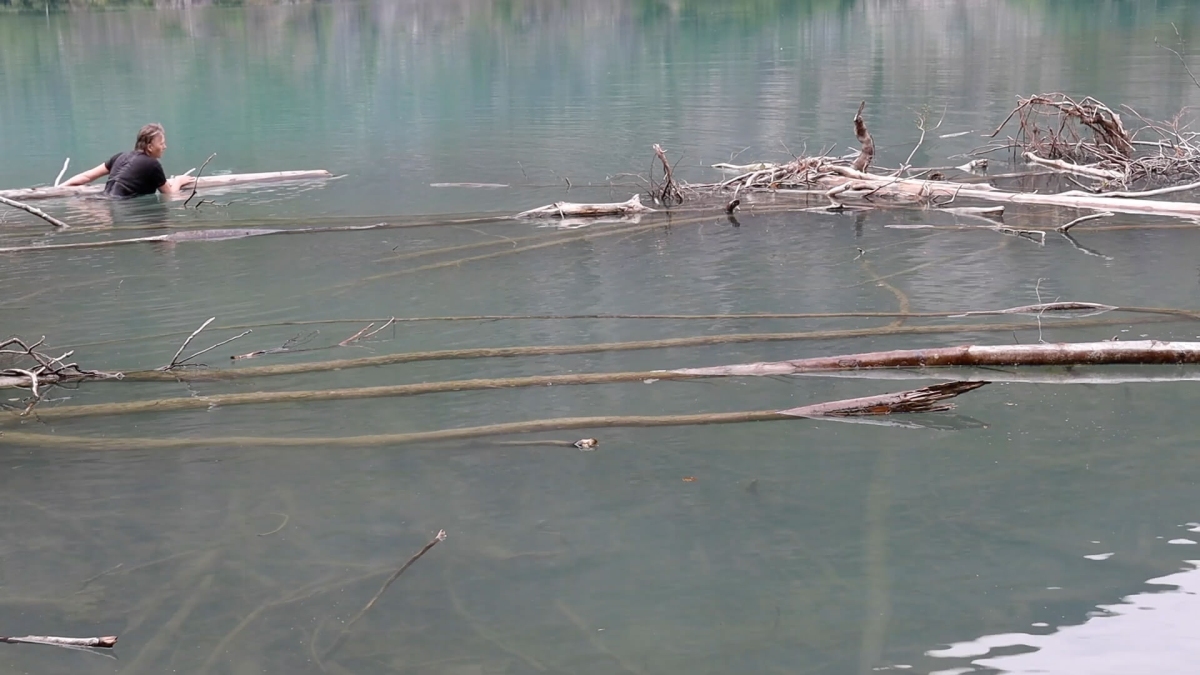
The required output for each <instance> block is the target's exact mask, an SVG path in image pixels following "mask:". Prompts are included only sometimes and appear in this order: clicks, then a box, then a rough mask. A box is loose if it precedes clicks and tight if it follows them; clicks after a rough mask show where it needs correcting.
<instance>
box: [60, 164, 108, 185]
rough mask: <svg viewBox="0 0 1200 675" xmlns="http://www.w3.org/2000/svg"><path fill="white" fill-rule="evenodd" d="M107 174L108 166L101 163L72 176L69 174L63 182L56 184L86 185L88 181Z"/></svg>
mask: <svg viewBox="0 0 1200 675" xmlns="http://www.w3.org/2000/svg"><path fill="white" fill-rule="evenodd" d="M107 175H108V167H107V166H104V165H103V164H101V165H100V166H97V167H95V168H93V169H88V170H87V171H84V172H83V173H77V174H75V175H74V176H71V177H70V178H69V179H67V180H66V181H65V182H63V183H59V184H58V185H59V187H65V186H68V185H87V184H88V183H90V182H92V181H94V180H96V179H97V178H99V177H101V176H107Z"/></svg>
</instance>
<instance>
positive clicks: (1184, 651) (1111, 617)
mask: <svg viewBox="0 0 1200 675" xmlns="http://www.w3.org/2000/svg"><path fill="white" fill-rule="evenodd" d="M1190 543H1193V544H1194V543H1195V542H1190ZM1188 564H1190V565H1197V564H1200V562H1197V561H1188ZM1146 583H1148V584H1153V585H1155V586H1171V587H1172V588H1171V590H1169V591H1167V590H1152V591H1146V592H1143V593H1136V594H1134V595H1130V596H1128V597H1125V598H1123V599H1122V601H1121V602H1119V603H1117V604H1112V605H1100V606H1099V607H1097V608H1096V610H1095V611H1094V612H1092V613H1091V616H1090V618H1089V619H1088V620H1087V621H1085V622H1084V623H1082V624H1079V625H1076V626H1064V627H1062V628H1059V629H1057V630H1050V632H1045V633H1034V634H1030V633H1009V634H1003V635H988V636H986V637H982V638H979V639H978V640H972V641H970V642H960V643H957V644H953V645H950V646H949V647H946V648H944V649H935V650H932V651H930V652H927V654H928V655H929V656H933V657H937V658H945V659H963V658H968V659H972V661H971V663H972V665H973V666H976V667H973V668H953V669H948V670H939V671H936V672H935V673H931V675H958V674H961V673H971V672H980V671H979V670H978V668H983V669H986V670H987V672H998V673H1013V674H1026V675H1032V674H1033V673H1040V674H1043V675H1076V674H1077V673H1088V674H1089V675H1128V673H1188V672H1192V671H1193V670H1194V669H1195V667H1196V662H1197V659H1200V644H1198V643H1197V641H1196V636H1195V631H1194V624H1193V622H1192V619H1193V618H1194V617H1195V615H1196V612H1197V611H1200V569H1194V568H1193V569H1189V570H1185V571H1182V572H1178V573H1176V574H1171V575H1168V576H1165V577H1160V578H1157V579H1151V580H1149V581H1147V582H1146ZM1034 626H1035V627H1037V628H1049V627H1048V624H1045V623H1041V622H1039V623H1035V624H1034ZM1005 651H1007V652H1010V653H1009V654H1007V655H996V656H988V655H989V654H991V653H995V652H1005ZM976 657H984V658H976Z"/></svg>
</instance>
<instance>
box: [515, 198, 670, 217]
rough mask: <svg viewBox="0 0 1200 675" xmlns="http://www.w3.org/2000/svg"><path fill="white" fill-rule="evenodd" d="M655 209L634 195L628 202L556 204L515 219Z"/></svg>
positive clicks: (623, 212) (622, 214) (528, 212)
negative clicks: (643, 203)
mask: <svg viewBox="0 0 1200 675" xmlns="http://www.w3.org/2000/svg"><path fill="white" fill-rule="evenodd" d="M650 211H654V209H652V208H650V207H648V206H643V205H642V198H641V197H640V196H639V195H634V196H632V197H630V198H629V200H628V201H623V202H610V203H600V204H574V203H571V202H555V203H553V204H551V205H549V206H541V207H538V208H536V209H530V210H528V211H522V212H520V213H518V214H517V215H516V216H514V217H515V218H567V217H572V216H574V217H580V216H624V215H629V214H632V213H647V212H650Z"/></svg>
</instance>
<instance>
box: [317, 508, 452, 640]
mask: <svg viewBox="0 0 1200 675" xmlns="http://www.w3.org/2000/svg"><path fill="white" fill-rule="evenodd" d="M445 540H446V531H445V530H438V533H437V534H436V535H435V536H434V537H433V539H431V540H430V541H429V543H428V544H425V547H424V548H422V549H421V550H420V551H417V552H416V554H415V555H413V557H411V558H409V559H408V562H406V563H404V565H403V566H402V567H401V568H400V569H398V570H396V572H395V573H394V574H392V576H390V577H388V580H387V581H385V582H383V586H382V587H381V588H380V589H379V592H377V593H376V594H375V596H374V597H373V598H371V599H370V601H368V602H367V604H366V605H365V606H363V608H362V609H360V610H358V614H355V615H354V618H353V619H350V620H349V621H348V622H346V627H345V628H343V629H342V632H341V633H339V634H338V637H337V639H336V640H334V641H333V644H332V645H330V646H329V649H327V650H325V658H326V659H328V658H329V657H330V656H332V655H333V653H334V652H335V651H337V649H338V647H341V645H342V642H343V641H344V640H345V638H346V635H347V634H348V633H349V632H350V628H352V627H353V626H354V624H355V622H357V621H358V620H359V619H361V618H362V617H363V615H364V614H366V613H367V611H368V610H369V609H371V607H373V606H374V605H375V602H376V601H377V600H379V598H380V596H382V595H383V593H384V591H386V590H387V589H388V586H391V585H392V583H393V582H394V581H396V580H397V579H399V578H400V575H401V574H404V571H405V570H407V569H408V568H409V567H410V566H412V564H413V563H415V562H416V561H417V560H419V559H420V558H421V556H423V555H425V554H426V553H428V552H429V549H431V548H433V547H434V546H437V544H438V542H439V541H445Z"/></svg>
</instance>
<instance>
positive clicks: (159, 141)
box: [133, 122, 167, 159]
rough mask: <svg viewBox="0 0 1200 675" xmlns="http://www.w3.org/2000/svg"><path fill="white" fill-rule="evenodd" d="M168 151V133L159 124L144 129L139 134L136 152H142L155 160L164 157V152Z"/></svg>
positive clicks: (135, 147) (155, 123)
mask: <svg viewBox="0 0 1200 675" xmlns="http://www.w3.org/2000/svg"><path fill="white" fill-rule="evenodd" d="M166 149H167V132H166V131H165V130H163V126H162V125H161V124H159V123H157V122H153V123H150V124H147V125H146V126H144V127H142V130H141V131H139V132H138V136H137V143H136V144H135V145H134V146H133V150H134V152H142V153H145V154H147V155H150V156H151V157H153V158H155V159H158V158H159V157H162V154H163V151H164V150H166Z"/></svg>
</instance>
